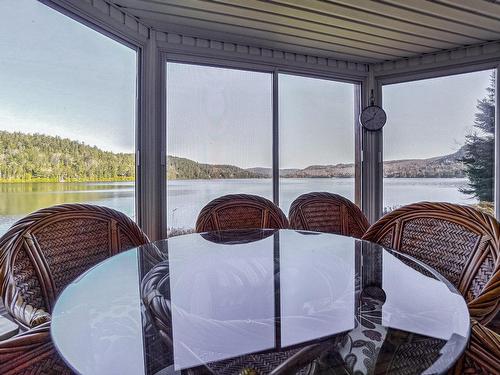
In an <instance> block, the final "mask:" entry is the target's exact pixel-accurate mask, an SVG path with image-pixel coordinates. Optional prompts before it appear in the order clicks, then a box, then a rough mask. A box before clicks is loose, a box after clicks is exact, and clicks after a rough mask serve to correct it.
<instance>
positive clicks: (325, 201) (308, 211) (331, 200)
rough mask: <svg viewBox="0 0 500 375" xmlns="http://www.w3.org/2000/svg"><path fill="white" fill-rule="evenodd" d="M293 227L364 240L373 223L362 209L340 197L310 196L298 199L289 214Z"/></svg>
mask: <svg viewBox="0 0 500 375" xmlns="http://www.w3.org/2000/svg"><path fill="white" fill-rule="evenodd" d="M288 218H289V220H290V227H291V228H293V229H298V230H311V231H315V232H327V233H337V234H342V235H344V236H352V237H356V238H361V237H362V236H363V234H364V233H365V232H366V230H367V229H368V227H369V226H370V224H369V223H368V220H367V219H366V217H365V215H364V214H363V212H361V210H360V209H359V207H358V206H356V205H355V204H354V203H352V202H351V201H350V200H349V199H346V198H344V197H342V196H340V195H337V194H332V193H307V194H302V195H301V196H300V197H298V198H297V199H295V200H294V201H293V203H292V205H291V206H290V213H289V214H288Z"/></svg>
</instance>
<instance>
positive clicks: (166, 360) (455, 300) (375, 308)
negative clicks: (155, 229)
mask: <svg viewBox="0 0 500 375" xmlns="http://www.w3.org/2000/svg"><path fill="white" fill-rule="evenodd" d="M469 330H470V327H469V313H468V310H467V306H466V304H465V301H464V299H463V298H462V296H461V295H460V294H459V293H458V292H457V291H456V289H455V288H454V287H453V286H452V285H451V284H450V283H449V282H447V281H446V280H445V279H444V278H443V277H442V276H440V275H439V274H438V273H437V272H436V271H434V270H433V269H431V268H429V267H427V266H425V265H424V264H422V263H420V262H418V261H416V260H414V259H412V258H411V257H408V256H405V255H402V254H400V253H397V252H394V251H390V250H386V249H384V248H382V247H380V246H378V245H375V244H372V243H368V242H364V241H360V240H356V239H354V238H350V237H344V236H338V235H333V234H324V233H313V232H299V231H293V230H279V231H273V230H264V231H261V230H249V231H228V232H213V233H203V234H192V235H186V236H180V237H174V238H171V239H169V240H163V241H158V242H156V243H153V244H150V245H146V246H142V247H139V248H135V249H131V250H129V251H126V252H123V253H121V254H119V255H116V256H114V257H112V258H109V259H108V260H106V261H104V262H102V263H100V264H98V265H97V266H95V267H94V268H92V269H90V270H89V271H87V272H86V273H85V274H83V275H82V276H80V277H79V278H78V279H76V280H75V281H74V282H73V283H71V284H70V285H69V286H68V287H67V288H66V289H65V290H64V291H63V292H62V293H61V295H60V297H59V299H58V301H57V303H56V305H55V308H54V310H53V314H52V326H51V333H52V338H53V341H54V343H55V346H56V348H57V350H58V351H59V353H60V354H61V356H62V357H63V359H64V360H65V361H66V362H67V364H68V365H69V366H70V367H72V368H73V369H74V370H75V371H76V372H78V373H81V374H93V375H98V374H122V375H123V374H158V375H160V374H206V373H208V374H268V373H272V374H336V373H342V374H346V373H347V374H354V373H356V374H379V373H384V374H385V373H388V374H399V373H401V374H421V373H424V374H436V373H444V372H446V371H447V370H448V369H449V368H450V367H451V366H452V365H453V364H454V363H455V362H456V361H457V360H458V358H459V357H460V355H461V354H462V352H463V351H464V349H465V346H466V344H467V341H468V339H469Z"/></svg>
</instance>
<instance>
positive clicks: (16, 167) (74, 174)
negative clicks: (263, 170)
mask: <svg viewBox="0 0 500 375" xmlns="http://www.w3.org/2000/svg"><path fill="white" fill-rule="evenodd" d="M168 167H169V168H168V177H169V178H170V179H210V178H259V177H264V176H263V175H262V174H259V173H255V172H252V171H248V170H245V169H242V168H238V167H235V166H233V165H211V164H201V163H197V162H195V161H192V160H189V159H184V158H179V157H175V156H169V157H168ZM134 173H135V170H134V157H133V155H132V154H122V153H113V152H108V151H102V150H100V149H99V148H97V147H92V146H88V145H85V144H84V143H81V142H77V141H72V140H70V139H65V138H60V137H52V136H47V135H40V134H24V133H10V132H6V131H0V181H29V180H32V181H127V180H133V178H134Z"/></svg>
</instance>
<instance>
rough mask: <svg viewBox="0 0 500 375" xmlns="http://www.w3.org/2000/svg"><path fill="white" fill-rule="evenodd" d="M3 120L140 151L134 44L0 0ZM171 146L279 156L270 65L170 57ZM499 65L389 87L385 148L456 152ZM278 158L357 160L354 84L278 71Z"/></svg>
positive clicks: (394, 154)
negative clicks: (240, 66) (247, 67)
mask: <svg viewBox="0 0 500 375" xmlns="http://www.w3.org/2000/svg"><path fill="white" fill-rule="evenodd" d="M0 14H2V23H0V51H2V52H1V54H0V130H8V131H21V132H25V133H36V132H38V133H43V134H49V135H59V136H61V137H66V138H70V139H74V140H79V141H82V142H85V143H86V144H89V145H95V146H97V147H99V148H101V149H104V150H109V151H114V152H133V150H134V140H135V136H134V132H135V110H136V108H135V94H136V68H137V65H136V53H135V51H134V50H132V49H130V48H129V47H126V46H124V45H122V44H120V43H118V42H116V41H114V40H112V39H110V38H108V37H106V36H103V35H101V34H99V33H98V32H96V31H94V30H91V29H90V28H88V27H86V26H84V25H81V24H80V23H78V22H76V21H74V20H72V19H70V18H68V17H66V16H64V15H62V14H60V13H58V12H56V11H54V10H52V9H50V8H48V7H47V6H45V5H43V4H41V3H39V2H38V1H35V0H0ZM166 69H167V103H166V104H167V140H168V141H167V148H168V150H167V152H168V153H169V154H172V155H176V156H182V157H187V158H190V159H193V160H196V161H199V162H206V163H217V164H233V165H238V166H240V167H244V168H248V167H271V165H272V143H271V142H272V141H271V139H272V138H271V136H272V77H271V75H270V74H269V73H261V72H250V71H241V70H234V69H222V68H214V67H203V66H195V65H187V64H175V63H169V64H168V65H167V68H166ZM489 76H490V72H489V71H483V72H476V73H470V74H464V75H459V76H450V77H444V78H437V79H431V80H423V81H417V82H411V83H404V84H395V85H390V86H384V88H383V94H384V99H383V106H384V109H385V110H386V111H387V114H388V121H387V124H386V126H385V128H384V159H385V160H392V159H405V158H426V157H433V156H438V155H444V154H448V153H451V152H454V151H456V150H457V149H458V148H459V147H460V145H462V144H463V142H464V137H465V134H467V133H468V132H470V131H471V129H472V125H473V121H474V113H475V110H476V104H477V99H480V98H482V97H484V96H485V95H486V87H487V86H488V85H489ZM278 97H279V99H278V100H279V120H280V137H279V143H280V167H281V168H304V167H306V166H308V165H313V164H336V163H350V162H353V161H354V121H355V119H354V85H352V84H348V83H340V82H334V81H329V80H325V79H317V78H306V77H301V76H292V75H286V74H280V76H279V95H278Z"/></svg>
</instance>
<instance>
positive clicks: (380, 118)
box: [359, 92, 387, 131]
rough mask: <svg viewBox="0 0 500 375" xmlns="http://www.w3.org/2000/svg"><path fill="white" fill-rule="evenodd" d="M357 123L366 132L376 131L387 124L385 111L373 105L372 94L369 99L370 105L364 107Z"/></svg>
mask: <svg viewBox="0 0 500 375" xmlns="http://www.w3.org/2000/svg"><path fill="white" fill-rule="evenodd" d="M359 122H360V123H361V125H363V127H364V128H365V129H366V130H370V131H376V130H380V129H382V128H383V126H384V125H385V123H386V122H387V114H386V113H385V111H384V110H383V109H382V108H381V107H379V106H378V105H375V104H374V100H373V92H372V97H371V104H370V105H369V106H368V107H365V108H364V109H363V110H362V111H361V114H360V115H359Z"/></svg>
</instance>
